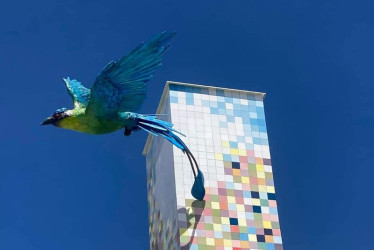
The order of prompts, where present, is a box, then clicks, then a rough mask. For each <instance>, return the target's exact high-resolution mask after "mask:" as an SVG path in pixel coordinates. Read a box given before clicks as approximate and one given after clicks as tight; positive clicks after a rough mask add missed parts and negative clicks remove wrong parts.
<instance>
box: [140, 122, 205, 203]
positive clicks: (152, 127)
mask: <svg viewBox="0 0 374 250" xmlns="http://www.w3.org/2000/svg"><path fill="white" fill-rule="evenodd" d="M136 124H137V125H138V127H139V128H141V129H143V130H144V131H147V132H148V133H150V134H152V135H154V136H159V135H161V136H162V137H164V138H165V139H166V140H168V141H170V142H171V143H172V144H173V145H175V146H176V147H178V148H179V149H181V150H182V151H183V153H185V154H186V155H187V157H188V160H189V162H190V165H191V168H192V171H193V174H194V177H195V182H194V184H193V186H192V189H191V194H192V196H193V197H195V198H196V199H198V200H202V199H203V198H204V196H205V188H204V176H203V173H202V172H201V171H200V169H199V165H198V164H197V161H196V159H195V157H194V156H193V154H192V153H191V151H190V150H189V149H188V147H187V145H186V144H185V143H184V142H183V141H182V139H181V138H179V137H178V135H176V133H178V134H180V135H183V136H185V135H184V134H182V133H181V132H179V131H177V130H175V129H173V124H172V123H170V122H167V121H163V120H159V119H157V116H154V115H151V116H145V115H137V118H136ZM194 165H195V168H196V171H195V169H194Z"/></svg>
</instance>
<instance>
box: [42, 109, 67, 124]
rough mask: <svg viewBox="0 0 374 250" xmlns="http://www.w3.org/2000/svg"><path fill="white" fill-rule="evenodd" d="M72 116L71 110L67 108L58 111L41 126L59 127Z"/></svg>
mask: <svg viewBox="0 0 374 250" xmlns="http://www.w3.org/2000/svg"><path fill="white" fill-rule="evenodd" d="M71 115H72V112H71V110H67V109H66V108H61V109H57V110H56V111H55V112H54V113H53V114H52V115H51V116H50V117H47V119H45V120H44V121H43V122H42V123H41V124H40V125H49V124H51V125H54V126H57V127H58V125H59V123H60V122H61V121H62V120H63V119H65V118H67V117H69V116H71Z"/></svg>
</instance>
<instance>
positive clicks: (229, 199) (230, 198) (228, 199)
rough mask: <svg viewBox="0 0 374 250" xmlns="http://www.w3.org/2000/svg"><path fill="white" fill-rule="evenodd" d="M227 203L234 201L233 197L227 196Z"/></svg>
mask: <svg viewBox="0 0 374 250" xmlns="http://www.w3.org/2000/svg"><path fill="white" fill-rule="evenodd" d="M227 201H228V203H236V200H235V197H232V196H227Z"/></svg>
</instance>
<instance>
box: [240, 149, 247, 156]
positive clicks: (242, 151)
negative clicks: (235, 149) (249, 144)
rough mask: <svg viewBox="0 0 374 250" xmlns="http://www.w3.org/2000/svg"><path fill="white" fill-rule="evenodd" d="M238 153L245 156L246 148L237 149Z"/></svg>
mask: <svg viewBox="0 0 374 250" xmlns="http://www.w3.org/2000/svg"><path fill="white" fill-rule="evenodd" d="M239 155H240V156H246V155H247V150H245V149H239Z"/></svg>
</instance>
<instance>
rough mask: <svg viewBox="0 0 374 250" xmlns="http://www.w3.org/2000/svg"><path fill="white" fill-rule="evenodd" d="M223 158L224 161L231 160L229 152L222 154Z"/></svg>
mask: <svg viewBox="0 0 374 250" xmlns="http://www.w3.org/2000/svg"><path fill="white" fill-rule="evenodd" d="M223 160H224V161H231V155H229V154H223Z"/></svg>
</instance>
